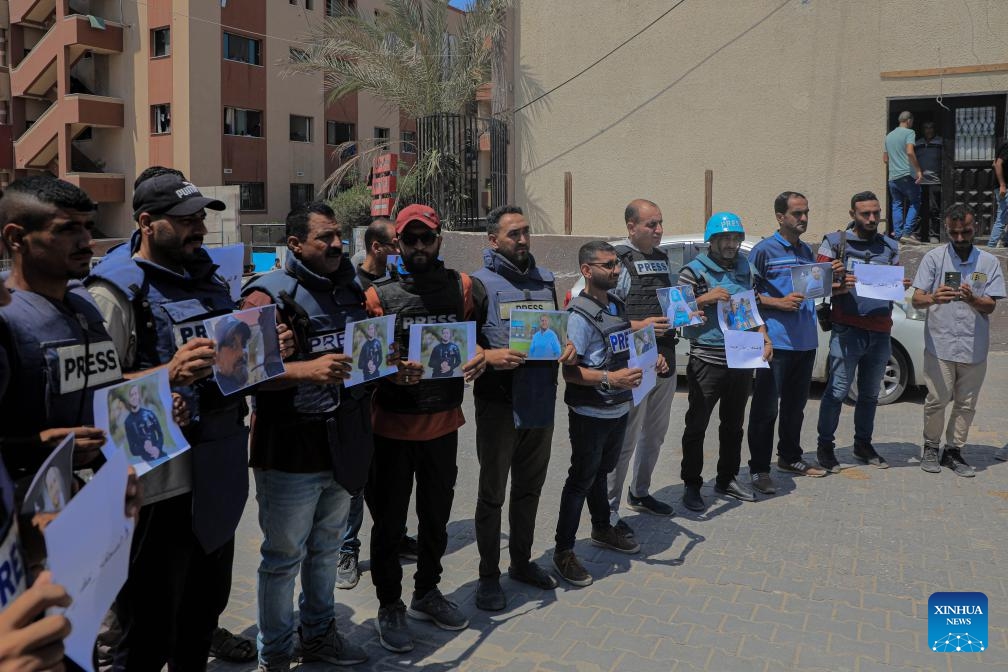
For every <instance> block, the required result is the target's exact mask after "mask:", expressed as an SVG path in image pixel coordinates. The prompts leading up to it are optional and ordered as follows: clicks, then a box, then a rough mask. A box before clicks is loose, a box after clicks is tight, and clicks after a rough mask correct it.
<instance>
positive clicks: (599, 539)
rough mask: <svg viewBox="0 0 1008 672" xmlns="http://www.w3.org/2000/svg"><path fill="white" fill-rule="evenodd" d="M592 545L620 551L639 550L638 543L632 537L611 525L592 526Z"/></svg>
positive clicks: (634, 551)
mask: <svg viewBox="0 0 1008 672" xmlns="http://www.w3.org/2000/svg"><path fill="white" fill-rule="evenodd" d="M591 543H592V546H599V547H601V548H608V549H610V550H612V551H619V552H620V553H636V552H637V551H639V550H640V544H639V543H637V541H636V540H635V539H634V538H633V537H628V536H626V535H624V534H622V533H621V532H620V531H619V530H617V529H616V528H615V527H613V526H612V525H606V526H605V527H592V532H591Z"/></svg>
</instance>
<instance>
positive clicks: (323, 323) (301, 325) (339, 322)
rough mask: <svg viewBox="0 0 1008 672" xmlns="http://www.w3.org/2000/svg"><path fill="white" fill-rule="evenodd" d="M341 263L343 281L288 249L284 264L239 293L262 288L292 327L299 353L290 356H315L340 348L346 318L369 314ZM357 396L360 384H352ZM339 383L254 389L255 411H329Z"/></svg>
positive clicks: (346, 262)
mask: <svg viewBox="0 0 1008 672" xmlns="http://www.w3.org/2000/svg"><path fill="white" fill-rule="evenodd" d="M340 268H341V269H350V273H349V274H346V273H344V275H346V278H345V280H346V282H344V283H341V284H336V283H334V282H333V281H332V280H331V279H329V278H325V277H322V276H320V275H317V274H315V273H313V272H311V271H310V270H308V269H307V268H305V266H304V265H303V264H302V263H301V262H300V261H298V259H297V258H296V257H295V256H294V255H292V254H289V255H287V264H286V268H285V269H284V270H278V271H272V272H270V273H266V274H264V275H261V276H259V277H258V278H256V279H255V280H253V281H252V282H251V283H249V284H248V285H246V286H245V288H244V289H243V290H242V294H243V295H245V296H247V295H248V294H250V293H251V292H253V291H260V292H263V293H265V294H267V295H269V297H270V298H271V299H272V300H273V303H275V304H276V305H277V310H278V311H279V313H280V314H281V315H282V316H283V319H284V322H286V323H287V324H290V325H291V326H292V328H293V330H294V336H295V340H296V342H297V346H298V354H297V355H296V356H295V357H294V358H293V359H294V361H304V360H309V359H314V358H315V357H318V356H319V355H324V354H327V353H342V352H343V334H344V331H345V330H346V323H347V322H358V321H360V320H365V319H367V312H366V311H365V310H364V292H363V291H362V290H361V288H360V286H359V285H358V284H357V283H356V282H355V280H354V273H353V269H352V268H351V267H350V260H349V257H347V256H346V255H344V258H343V261H342V262H341V264H340ZM352 389H353V391H354V392H357V393H359V396H363V395H364V394H365V389H366V388H362V387H361V386H357V387H355V388H352ZM344 392H345V390H344V389H343V386H342V385H315V384H311V383H302V384H300V385H298V386H297V387H296V388H291V389H287V390H277V391H259V392H256V395H255V401H256V417H257V418H260V417H268V416H271V415H279V416H283V415H286V414H288V413H290V412H297V413H303V414H318V413H330V412H332V411H333V410H335V409H336V407H337V406H338V405H339V403H340V397H341V394H343V393H344Z"/></svg>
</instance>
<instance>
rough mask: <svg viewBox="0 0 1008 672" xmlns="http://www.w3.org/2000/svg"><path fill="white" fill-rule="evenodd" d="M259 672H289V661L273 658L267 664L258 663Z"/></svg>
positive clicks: (283, 658) (285, 658) (284, 658)
mask: <svg viewBox="0 0 1008 672" xmlns="http://www.w3.org/2000/svg"><path fill="white" fill-rule="evenodd" d="M257 669H258V670H259V672H289V671H290V669H291V659H290V658H287V657H285V656H284V657H280V658H274V659H273V660H270V661H268V662H263V661H261V660H260V661H259V667H258V668H257Z"/></svg>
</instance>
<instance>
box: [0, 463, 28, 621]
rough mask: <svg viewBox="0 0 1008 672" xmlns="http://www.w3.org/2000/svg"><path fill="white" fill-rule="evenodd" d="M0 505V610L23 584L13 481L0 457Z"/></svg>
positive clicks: (20, 591) (4, 607)
mask: <svg viewBox="0 0 1008 672" xmlns="http://www.w3.org/2000/svg"><path fill="white" fill-rule="evenodd" d="M0 509H2V510H0V611H3V610H4V609H6V608H7V607H8V606H10V603H11V602H13V601H14V600H15V599H17V597H18V595H20V594H21V593H23V592H24V591H25V588H26V587H27V580H26V576H27V571H26V569H25V564H24V556H23V555H22V554H21V544H20V542H19V540H18V523H17V511H15V510H14V483H13V481H11V477H10V474H8V473H7V469H6V468H5V467H4V464H3V461H0Z"/></svg>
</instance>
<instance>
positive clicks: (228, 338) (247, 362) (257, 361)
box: [203, 304, 286, 396]
mask: <svg viewBox="0 0 1008 672" xmlns="http://www.w3.org/2000/svg"><path fill="white" fill-rule="evenodd" d="M203 325H204V326H205V327H206V331H207V335H208V336H209V337H210V338H211V339H213V341H214V349H215V350H216V361H215V362H214V367H213V371H214V380H216V381H217V385H218V386H219V387H220V389H221V393H222V394H224V395H225V396H227V395H229V394H234V393H235V392H240V391H241V390H244V389H246V388H248V387H251V386H253V385H256V384H258V383H261V382H263V381H264V380H269V379H270V378H276V377H277V376H279V375H281V374H282V373H283V372H284V371H285V370H286V369H285V367H284V363H283V358H282V357H281V353H280V339H279V337H278V335H277V326H276V306H275V305H272V304H271V305H268V306H262V307H261V308H250V309H248V310H241V311H238V312H235V313H231V314H230V315H222V316H220V317H213V318H210V319H209V320H204V321H203Z"/></svg>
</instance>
